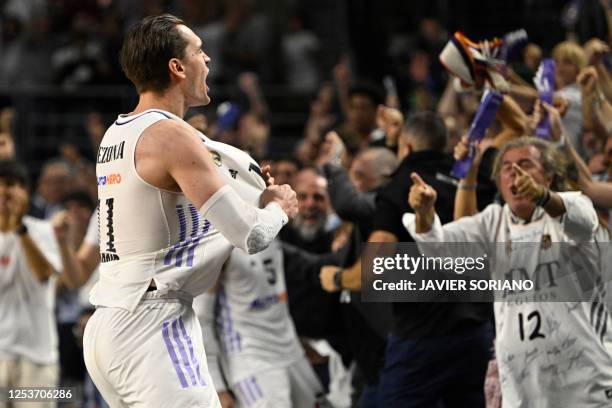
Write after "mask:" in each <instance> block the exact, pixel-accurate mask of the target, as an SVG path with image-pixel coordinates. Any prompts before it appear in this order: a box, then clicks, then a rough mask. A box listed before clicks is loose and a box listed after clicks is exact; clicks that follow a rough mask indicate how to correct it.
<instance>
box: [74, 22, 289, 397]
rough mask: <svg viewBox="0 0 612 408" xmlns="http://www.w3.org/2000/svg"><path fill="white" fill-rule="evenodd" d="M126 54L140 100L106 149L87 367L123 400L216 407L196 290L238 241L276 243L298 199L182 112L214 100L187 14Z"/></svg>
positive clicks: (135, 40) (155, 28)
mask: <svg viewBox="0 0 612 408" xmlns="http://www.w3.org/2000/svg"><path fill="white" fill-rule="evenodd" d="M120 58H121V66H122V69H123V71H124V72H125V74H126V76H127V77H128V78H129V79H130V80H131V81H132V82H133V83H134V85H135V86H136V89H137V91H138V93H139V97H140V99H139V102H138V105H137V106H136V108H135V109H134V111H133V112H131V113H129V114H127V115H120V116H119V118H118V119H117V120H116V122H115V123H114V124H113V125H112V126H111V127H110V128H109V129H108V130H107V131H106V133H105V135H104V138H103V139H102V142H101V144H100V148H99V151H98V157H97V166H96V173H97V177H98V196H99V199H100V202H99V208H98V214H99V224H100V255H101V264H100V280H99V281H98V282H97V283H96V285H95V286H94V288H93V289H92V292H91V297H90V300H91V302H92V304H94V305H95V306H96V307H97V309H96V312H95V313H94V315H93V316H92V317H91V319H90V320H89V322H88V324H87V327H86V329H85V335H84V354H85V364H86V366H87V369H88V372H89V374H90V375H91V378H92V379H93V381H94V383H95V384H96V386H97V387H98V389H99V390H100V392H101V393H102V395H103V396H104V399H105V400H106V401H107V402H108V403H109V405H110V406H111V407H113V408H115V407H147V408H149V407H160V408H163V407H216V406H219V399H218V397H217V393H216V392H215V390H214V388H213V386H212V381H211V378H210V375H209V373H208V369H207V365H206V356H205V352H204V346H203V340H202V332H201V328H200V324H199V322H198V320H197V318H196V317H195V313H194V311H193V308H192V306H191V303H192V300H193V297H194V296H196V295H198V294H200V293H203V292H204V291H206V290H208V289H210V288H211V287H212V286H213V284H214V282H215V281H216V280H217V277H218V274H219V271H220V269H221V267H222V265H223V264H224V263H225V260H226V259H227V257H228V256H229V254H230V252H231V251H232V249H233V248H234V247H238V248H241V249H242V250H244V251H246V252H249V253H256V252H259V251H261V250H263V249H265V248H266V247H267V246H268V245H269V244H270V242H272V240H273V239H274V237H275V236H276V234H277V233H278V231H279V230H280V228H282V226H283V225H284V224H285V223H286V222H287V218H288V216H294V215H295V214H296V212H297V200H296V198H295V193H294V192H293V191H292V190H291V188H290V187H289V186H275V185H271V186H268V187H266V184H265V181H264V179H263V178H262V176H261V169H260V168H259V166H258V165H257V163H255V162H254V161H253V159H252V158H251V157H250V156H248V155H247V154H246V153H244V152H242V151H240V150H238V149H235V148H233V147H231V146H228V145H225V144H222V143H217V142H214V141H212V140H210V139H208V138H206V137H205V136H203V135H201V134H199V133H198V132H197V131H196V130H194V129H193V128H192V127H191V126H189V125H188V124H187V123H186V122H184V121H183V120H182V119H181V118H182V116H183V115H184V114H185V112H186V110H187V109H188V108H189V107H191V106H197V105H205V104H207V103H209V102H210V98H209V96H208V87H207V86H206V77H207V75H208V66H207V64H208V63H209V62H210V59H209V58H208V56H207V55H206V54H205V53H204V51H202V41H201V40H200V39H199V38H198V37H197V36H196V35H195V34H194V33H193V31H191V30H190V29H189V28H188V27H186V26H185V25H184V23H183V22H182V21H181V20H180V19H178V18H176V17H174V16H171V15H161V16H154V17H147V18H145V19H144V20H142V21H141V22H139V23H137V24H136V25H135V26H134V27H132V29H131V30H130V31H129V33H128V34H127V35H126V38H125V41H124V44H123V47H122V50H121V55H120ZM260 205H261V207H263V208H259V206H260Z"/></svg>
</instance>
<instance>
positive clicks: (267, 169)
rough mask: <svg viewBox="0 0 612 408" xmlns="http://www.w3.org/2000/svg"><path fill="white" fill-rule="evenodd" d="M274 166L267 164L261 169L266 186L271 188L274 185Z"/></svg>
mask: <svg viewBox="0 0 612 408" xmlns="http://www.w3.org/2000/svg"><path fill="white" fill-rule="evenodd" d="M271 171H272V166H270V165H269V164H266V165H265V166H263V167H262V168H261V174H262V175H263V178H264V181H265V182H266V186H267V187H270V186H273V185H274V177H272V173H271Z"/></svg>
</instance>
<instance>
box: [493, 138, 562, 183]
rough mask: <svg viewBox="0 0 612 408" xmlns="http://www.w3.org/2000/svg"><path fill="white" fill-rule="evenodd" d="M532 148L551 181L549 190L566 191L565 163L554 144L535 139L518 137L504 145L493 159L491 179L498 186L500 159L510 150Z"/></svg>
mask: <svg viewBox="0 0 612 408" xmlns="http://www.w3.org/2000/svg"><path fill="white" fill-rule="evenodd" d="M527 146H533V147H535V148H536V149H538V151H539V152H540V164H541V165H542V167H543V168H544V172H545V173H546V175H547V176H549V177H550V178H551V179H552V184H551V186H550V188H551V189H552V190H554V191H566V190H568V185H567V161H566V159H565V158H564V157H563V155H562V154H561V153H560V152H559V150H558V149H557V147H556V146H555V144H554V143H551V142H549V141H547V140H544V139H539V138H536V137H527V136H525V137H519V138H518V139H513V140H511V141H509V142H508V143H506V144H504V145H503V146H502V147H501V148H500V149H499V152H498V153H497V156H496V157H495V162H494V164H493V173H492V174H491V177H492V178H493V180H495V183H497V185H498V186H499V173H500V171H501V165H502V157H504V154H506V152H508V150H511V149H519V148H521V147H527Z"/></svg>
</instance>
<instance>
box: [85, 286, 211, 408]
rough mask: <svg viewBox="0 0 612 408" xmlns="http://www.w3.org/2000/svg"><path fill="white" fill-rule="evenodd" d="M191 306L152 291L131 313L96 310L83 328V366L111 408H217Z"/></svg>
mask: <svg viewBox="0 0 612 408" xmlns="http://www.w3.org/2000/svg"><path fill="white" fill-rule="evenodd" d="M191 301H192V298H191V297H190V296H189V295H188V294H186V293H184V292H176V291H153V292H147V293H146V294H145V295H144V296H143V300H142V301H141V302H140V304H139V305H138V306H137V308H136V310H135V311H134V313H130V312H129V311H127V310H125V309H121V308H112V307H111V308H107V307H101V308H98V309H96V312H95V313H94V314H93V316H92V317H91V318H90V320H89V322H88V323H87V326H86V327H85V335H84V340H83V343H84V344H83V351H84V354H85V365H86V366H87V371H88V372H89V375H90V376H91V378H92V380H93V382H94V383H95V384H96V386H97V387H98V389H99V390H100V393H101V394H102V396H103V397H104V399H105V400H106V402H107V403H108V404H109V405H110V406H111V408H123V407H139V408H153V407H155V408H176V407H181V408H192V407H207V408H208V407H215V408H218V407H220V406H221V405H220V403H219V398H218V397H217V393H216V392H215V389H214V387H213V383H212V380H211V378H210V375H209V373H208V366H207V364H206V354H205V352H204V343H203V341H202V329H201V328H200V323H199V322H198V319H197V318H196V317H195V313H194V311H193V308H192V307H191Z"/></svg>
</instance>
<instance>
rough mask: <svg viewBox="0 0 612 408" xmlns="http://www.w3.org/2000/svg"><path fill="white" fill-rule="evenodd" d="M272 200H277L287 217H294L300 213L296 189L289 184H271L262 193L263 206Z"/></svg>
mask: <svg viewBox="0 0 612 408" xmlns="http://www.w3.org/2000/svg"><path fill="white" fill-rule="evenodd" d="M271 201H276V202H277V203H278V204H279V205H280V206H281V208H282V209H283V211H284V212H285V214H287V217H289V218H294V217H295V216H297V214H298V201H297V195H296V194H295V191H293V189H292V188H291V187H290V186H289V185H288V184H283V185H282V186H277V185H271V186H268V188H266V189H265V190H264V192H263V193H261V206H262V207H265V206H266V205H267V204H268V203H270V202H271Z"/></svg>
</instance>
